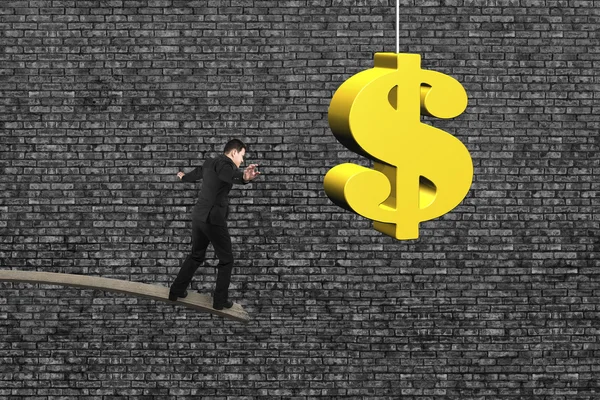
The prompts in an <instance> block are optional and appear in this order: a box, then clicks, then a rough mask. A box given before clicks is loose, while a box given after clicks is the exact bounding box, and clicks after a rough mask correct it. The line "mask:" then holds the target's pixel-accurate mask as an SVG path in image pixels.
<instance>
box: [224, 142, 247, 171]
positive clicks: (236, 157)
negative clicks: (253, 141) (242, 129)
mask: <svg viewBox="0 0 600 400" xmlns="http://www.w3.org/2000/svg"><path fill="white" fill-rule="evenodd" d="M223 153H225V155H226V156H227V157H229V158H231V160H232V161H233V162H234V163H235V165H236V166H237V167H238V168H239V166H240V165H242V163H243V162H244V155H245V154H246V145H245V144H244V143H243V142H242V141H241V140H238V139H231V140H230V141H229V142H227V144H226V145H225V148H223Z"/></svg>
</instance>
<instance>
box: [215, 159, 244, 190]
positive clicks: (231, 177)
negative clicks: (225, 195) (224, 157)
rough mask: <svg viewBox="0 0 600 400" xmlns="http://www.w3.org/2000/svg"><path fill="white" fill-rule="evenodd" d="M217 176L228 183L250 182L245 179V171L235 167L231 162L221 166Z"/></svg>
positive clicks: (240, 183) (242, 183)
mask: <svg viewBox="0 0 600 400" xmlns="http://www.w3.org/2000/svg"><path fill="white" fill-rule="evenodd" d="M217 176H218V177H219V179H220V180H222V181H223V182H227V183H237V184H239V185H245V184H247V183H249V182H246V181H245V180H244V173H243V172H242V171H240V170H239V169H235V168H233V166H232V165H231V164H229V163H227V164H223V165H222V166H220V169H219V170H218V171H217Z"/></svg>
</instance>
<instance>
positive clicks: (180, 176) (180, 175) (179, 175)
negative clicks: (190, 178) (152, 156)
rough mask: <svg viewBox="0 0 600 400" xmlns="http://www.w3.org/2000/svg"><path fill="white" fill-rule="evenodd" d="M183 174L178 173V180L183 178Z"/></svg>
mask: <svg viewBox="0 0 600 400" xmlns="http://www.w3.org/2000/svg"><path fill="white" fill-rule="evenodd" d="M184 175H185V174H184V173H183V172H181V171H179V173H178V174H177V176H178V177H179V179H181V178H183V176H184Z"/></svg>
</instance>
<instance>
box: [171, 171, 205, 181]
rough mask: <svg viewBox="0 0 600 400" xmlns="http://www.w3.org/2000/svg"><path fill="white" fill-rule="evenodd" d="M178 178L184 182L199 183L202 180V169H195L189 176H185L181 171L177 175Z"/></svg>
mask: <svg viewBox="0 0 600 400" xmlns="http://www.w3.org/2000/svg"><path fill="white" fill-rule="evenodd" d="M177 176H178V177H179V179H180V180H181V181H182V182H196V181H199V180H200V179H202V167H197V168H196V169H194V170H193V171H192V172H190V173H189V174H185V173H183V172H181V171H180V172H179V173H178V174H177Z"/></svg>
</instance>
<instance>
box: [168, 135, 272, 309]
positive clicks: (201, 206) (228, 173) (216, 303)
mask: <svg viewBox="0 0 600 400" xmlns="http://www.w3.org/2000/svg"><path fill="white" fill-rule="evenodd" d="M245 154H246V145H245V144H244V143H243V142H242V141H241V140H238V139H232V140H230V141H229V142H227V144H226V145H225V148H224V149H223V154H219V155H218V156H217V157H215V158H209V159H207V160H206V161H205V162H204V164H203V165H202V166H201V167H198V168H196V169H194V170H193V171H192V172H190V173H189V174H184V173H183V172H179V173H178V174H177V176H178V177H179V179H180V180H181V181H182V182H196V181H198V180H200V179H202V188H201V190H200V195H199V197H198V202H197V203H196V205H195V206H194V209H193V211H192V252H191V253H190V254H189V255H188V256H187V258H186V259H185V261H184V262H183V264H182V265H181V269H180V270H179V274H178V275H177V278H175V281H174V282H173V284H172V285H171V289H170V291H169V300H171V301H176V300H177V298H178V297H181V298H184V297H186V296H187V291H186V289H187V287H188V285H189V284H190V282H191V280H192V276H193V275H194V273H195V272H196V269H198V267H199V266H200V264H202V262H203V261H204V259H205V254H206V248H207V247H208V244H209V243H212V245H213V248H214V250H215V254H216V255H217V257H218V258H219V264H218V265H217V283H216V286H215V291H214V296H213V308H214V309H215V310H222V309H223V308H231V307H232V306H233V302H232V301H230V300H229V296H228V290H229V283H230V280H231V270H232V269H233V253H232V250H231V237H230V236H229V231H228V230H227V216H228V215H229V206H228V204H229V199H228V194H229V191H230V190H231V188H232V186H233V184H234V183H236V184H242V185H245V184H247V183H248V182H250V181H252V180H254V179H256V177H258V175H260V172H258V169H257V167H258V165H257V164H251V165H249V166H248V167H247V168H246V169H245V170H244V172H243V173H242V171H240V170H239V169H238V168H239V167H240V165H241V164H242V163H243V162H244V156H245Z"/></svg>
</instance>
